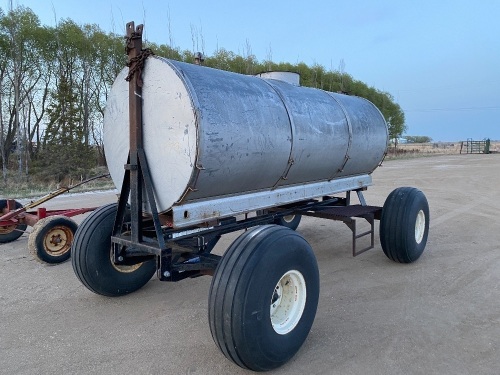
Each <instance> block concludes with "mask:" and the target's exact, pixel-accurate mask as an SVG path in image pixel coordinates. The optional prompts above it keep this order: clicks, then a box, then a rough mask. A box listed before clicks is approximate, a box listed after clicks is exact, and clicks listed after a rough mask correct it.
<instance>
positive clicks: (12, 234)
mask: <svg viewBox="0 0 500 375" xmlns="http://www.w3.org/2000/svg"><path fill="white" fill-rule="evenodd" d="M15 203H16V210H17V209H18V208H21V207H22V206H23V205H22V204H21V203H19V202H18V201H15ZM6 208H7V200H5V199H0V216H2V215H3V214H4V211H6V210H5V209H6ZM27 227H28V226H27V225H26V224H14V225H8V226H5V227H0V243H8V242H12V241H15V240H17V239H18V238H19V237H21V236H22V235H23V233H24V231H25V230H26V228H27Z"/></svg>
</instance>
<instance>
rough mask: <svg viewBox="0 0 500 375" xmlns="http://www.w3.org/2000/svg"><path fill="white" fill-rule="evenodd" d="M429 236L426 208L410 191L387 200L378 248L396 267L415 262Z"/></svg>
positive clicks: (420, 197)
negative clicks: (380, 246) (397, 264)
mask: <svg viewBox="0 0 500 375" xmlns="http://www.w3.org/2000/svg"><path fill="white" fill-rule="evenodd" d="M428 235H429V204H428V203H427V198H426V197H425V195H424V193H422V192H421V191H420V190H418V189H415V188H412V187H401V188H398V189H395V190H394V191H393V192H392V193H391V194H389V196H388V197H387V199H386V201H385V203H384V207H383V208H382V216H381V218H380V244H381V245H382V249H383V250H384V253H385V255H386V256H387V257H388V258H389V259H391V260H393V261H395V262H398V263H411V262H414V261H416V260H417V259H418V258H419V257H420V255H422V252H423V251H424V249H425V245H426V243H427V236H428Z"/></svg>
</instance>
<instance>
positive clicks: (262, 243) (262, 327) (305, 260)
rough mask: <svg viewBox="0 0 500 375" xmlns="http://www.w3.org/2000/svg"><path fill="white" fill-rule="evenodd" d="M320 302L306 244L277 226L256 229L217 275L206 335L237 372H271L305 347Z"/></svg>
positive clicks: (234, 248) (313, 260) (234, 247)
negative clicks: (210, 336)
mask: <svg viewBox="0 0 500 375" xmlns="http://www.w3.org/2000/svg"><path fill="white" fill-rule="evenodd" d="M318 299H319V272H318V265H317V262H316V258H315V256H314V253H313V251H312V249H311V247H310V246H309V244H308V243H307V241H306V240H305V239H304V238H303V237H302V236H301V235H300V234H298V233H297V232H294V231H293V230H290V229H288V228H284V227H281V226H277V225H263V226H259V227H255V228H253V229H251V230H249V231H247V232H245V233H244V234H242V235H241V236H240V237H238V239H236V241H235V242H233V244H232V245H231V246H230V247H229V249H228V250H227V251H226V253H225V254H224V256H223V258H222V260H221V261H220V263H219V265H218V267H217V269H216V271H215V274H214V277H213V279H212V284H211V286H210V294H209V306H208V317H209V323H210V331H211V333H212V337H213V339H214V341H215V343H216V344H217V345H218V346H219V348H220V350H221V351H222V353H224V355H225V356H226V357H227V358H228V359H230V360H231V361H233V362H234V363H236V364H237V365H238V366H240V367H242V368H245V369H250V370H254V371H267V370H271V369H274V368H277V367H279V366H281V365H283V364H284V363H285V362H287V361H288V360H289V359H290V358H292V357H293V356H294V355H295V353H296V352H297V351H298V350H299V349H300V347H301V346H302V344H303V343H304V341H305V339H306V337H307V335H308V334H309V331H310V329H311V326H312V324H313V321H314V317H315V315H316V309H317V306H318Z"/></svg>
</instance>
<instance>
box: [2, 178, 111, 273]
mask: <svg viewBox="0 0 500 375" xmlns="http://www.w3.org/2000/svg"><path fill="white" fill-rule="evenodd" d="M105 176H107V175H102V176H97V177H93V178H90V179H87V180H85V181H82V182H80V183H78V184H76V185H73V186H70V187H61V188H59V189H57V190H56V191H53V192H51V193H49V194H47V195H45V196H43V197H42V198H40V199H37V200H35V201H32V202H30V203H28V204H26V205H24V206H23V205H22V204H21V203H19V202H18V201H16V200H14V199H0V244H3V243H9V242H12V241H15V240H17V239H18V238H19V237H21V236H22V235H23V233H27V231H26V229H27V227H28V226H30V227H32V230H31V232H29V237H28V249H29V251H30V253H31V254H32V255H33V256H34V257H35V258H36V259H37V260H39V261H42V262H46V263H61V262H64V261H65V260H67V259H68V258H69V257H70V255H71V243H72V242H73V237H74V234H75V232H76V229H77V227H78V225H77V224H76V223H75V222H74V221H73V220H72V219H71V217H73V216H77V215H81V214H84V213H86V212H90V211H93V210H95V207H92V208H70V209H63V210H47V209H46V208H44V207H39V206H40V205H42V204H43V203H45V202H47V201H49V200H51V199H53V198H55V197H57V196H59V195H61V194H64V193H66V192H68V191H70V190H72V189H74V188H76V187H78V186H81V185H83V184H85V183H87V182H89V181H92V180H95V179H98V178H102V177H105ZM35 208H36V209H35Z"/></svg>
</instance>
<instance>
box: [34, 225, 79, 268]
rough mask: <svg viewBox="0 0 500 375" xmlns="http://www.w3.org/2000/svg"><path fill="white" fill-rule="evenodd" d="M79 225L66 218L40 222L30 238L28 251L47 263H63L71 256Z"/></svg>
mask: <svg viewBox="0 0 500 375" xmlns="http://www.w3.org/2000/svg"><path fill="white" fill-rule="evenodd" d="M77 228H78V225H77V224H76V223H75V222H74V221H73V220H71V219H70V218H68V217H65V216H49V217H46V218H44V219H41V220H39V221H38V222H37V223H36V224H35V226H34V227H33V231H32V232H31V233H30V235H29V237H28V250H29V251H30V253H31V254H32V255H33V256H34V257H35V259H37V260H39V261H41V262H45V263H62V262H64V261H66V260H68V259H69V257H70V255H71V244H72V242H73V238H74V236H75V232H76V229H77Z"/></svg>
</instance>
